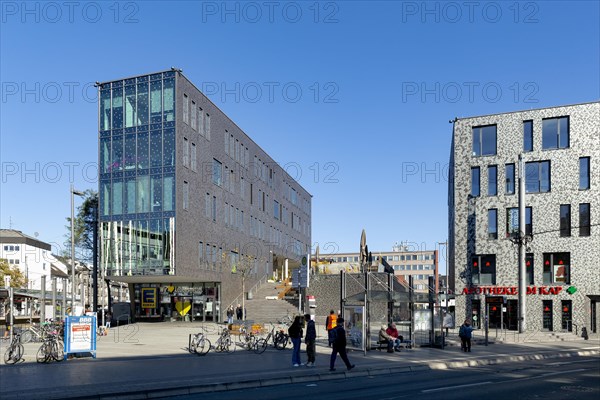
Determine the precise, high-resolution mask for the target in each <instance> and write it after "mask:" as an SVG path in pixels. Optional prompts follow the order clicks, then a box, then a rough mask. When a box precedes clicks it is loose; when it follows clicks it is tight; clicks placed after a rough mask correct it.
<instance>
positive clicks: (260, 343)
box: [254, 339, 268, 354]
mask: <svg viewBox="0 0 600 400" xmlns="http://www.w3.org/2000/svg"><path fill="white" fill-rule="evenodd" d="M267 346H268V343H267V341H266V340H265V339H258V340H257V341H256V343H254V352H255V353H256V354H262V353H264V352H265V350H266V349H267Z"/></svg>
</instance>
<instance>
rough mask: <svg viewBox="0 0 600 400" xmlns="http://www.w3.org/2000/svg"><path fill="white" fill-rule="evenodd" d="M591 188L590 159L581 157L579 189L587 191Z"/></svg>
mask: <svg viewBox="0 0 600 400" xmlns="http://www.w3.org/2000/svg"><path fill="white" fill-rule="evenodd" d="M589 188H590V158H589V157H581V158H580V159H579V189H580V190H587V189H589Z"/></svg>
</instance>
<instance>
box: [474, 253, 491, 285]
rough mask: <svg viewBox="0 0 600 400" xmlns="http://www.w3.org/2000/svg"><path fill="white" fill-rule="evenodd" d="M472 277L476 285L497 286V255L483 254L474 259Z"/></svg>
mask: <svg viewBox="0 0 600 400" xmlns="http://www.w3.org/2000/svg"><path fill="white" fill-rule="evenodd" d="M471 261H472V264H471V265H472V268H471V277H472V279H473V283H474V284H481V285H486V284H487V285H495V284H496V255H495V254H483V255H477V256H474V257H473V258H472V259H471Z"/></svg>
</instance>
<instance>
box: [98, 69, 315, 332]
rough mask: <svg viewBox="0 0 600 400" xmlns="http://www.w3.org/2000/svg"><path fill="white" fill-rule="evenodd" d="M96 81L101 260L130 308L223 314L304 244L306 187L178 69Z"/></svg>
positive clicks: (196, 315)
mask: <svg viewBox="0 0 600 400" xmlns="http://www.w3.org/2000/svg"><path fill="white" fill-rule="evenodd" d="M98 87H99V107H98V113H99V127H98V129H99V135H98V136H99V149H98V156H99V170H100V179H99V201H100V207H99V240H100V268H101V269H102V272H103V274H104V276H107V277H108V278H109V279H111V280H114V281H118V282H123V283H127V284H128V285H129V291H130V298H131V299H132V304H131V311H132V313H133V315H134V316H135V317H136V318H160V319H184V320H188V319H195V320H197V319H201V320H207V319H212V320H221V317H222V316H221V313H222V311H223V312H224V310H225V309H226V307H227V306H228V305H229V304H231V303H232V302H237V301H241V296H242V293H241V282H240V281H241V277H240V275H241V271H243V270H246V269H248V270H249V271H248V272H246V273H244V276H245V284H246V289H248V288H249V287H251V286H252V285H253V284H255V283H256V282H258V281H259V280H261V279H263V278H265V277H271V276H272V275H276V274H277V273H278V269H280V268H282V267H283V265H291V266H293V265H294V264H297V263H298V261H299V260H300V259H301V256H302V255H306V254H308V253H309V251H310V224H311V211H310V208H311V206H310V204H311V195H310V194H309V193H308V192H307V191H306V190H305V189H303V188H302V187H301V186H300V185H299V184H298V183H297V182H296V181H295V180H294V179H293V178H292V177H290V176H289V175H288V174H287V172H286V171H284V170H283V169H282V168H281V167H280V166H279V165H278V164H277V163H275V162H274V161H273V160H272V159H271V158H270V157H269V156H268V155H267V154H266V153H265V152H264V151H263V150H262V149H261V148H260V147H259V146H258V145H256V144H255V143H254V141H252V139H250V138H249V137H248V136H247V135H246V134H245V133H244V132H243V131H242V130H241V129H240V128H239V127H237V125H235V123H234V122H232V121H231V120H230V119H229V118H228V117H227V116H226V115H225V114H224V113H223V112H222V111H221V110H219V109H218V107H216V106H215V105H214V104H213V103H212V102H210V100H208V98H206V96H204V94H202V93H201V92H200V91H199V90H198V89H197V88H196V87H195V86H194V85H193V84H192V83H191V82H190V81H189V80H188V79H187V78H185V76H183V75H182V74H181V72H180V71H177V70H169V71H164V72H160V73H155V74H150V75H142V76H137V77H132V78H127V79H119V80H115V81H109V82H105V83H100V84H99V85H98ZM246 267H247V268H246ZM221 305H223V307H221Z"/></svg>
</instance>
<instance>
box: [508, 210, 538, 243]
mask: <svg viewBox="0 0 600 400" xmlns="http://www.w3.org/2000/svg"><path fill="white" fill-rule="evenodd" d="M531 214H532V209H531V207H525V234H526V235H531V234H532V232H533V224H532V215H531ZM518 235H519V209H518V208H517V207H512V208H507V209H506V237H511V236H518Z"/></svg>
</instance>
